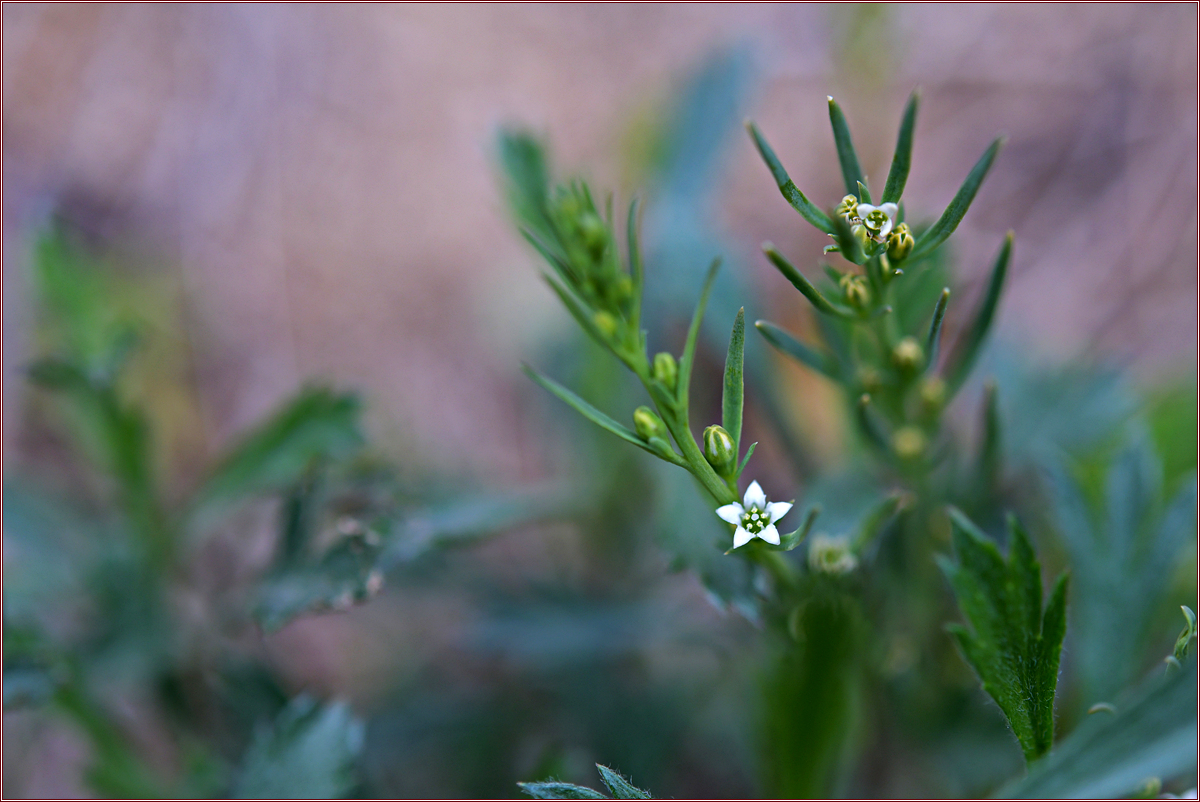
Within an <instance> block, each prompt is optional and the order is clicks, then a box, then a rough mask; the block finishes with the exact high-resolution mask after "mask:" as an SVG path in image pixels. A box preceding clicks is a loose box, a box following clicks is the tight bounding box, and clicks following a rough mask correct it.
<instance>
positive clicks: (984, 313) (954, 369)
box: [946, 231, 1013, 394]
mask: <svg viewBox="0 0 1200 802" xmlns="http://www.w3.org/2000/svg"><path fill="white" fill-rule="evenodd" d="M1012 246H1013V233H1012V232H1011V231H1010V232H1008V235H1007V236H1005V238H1004V244H1003V245H1001V246H1000V252H999V253H997V254H996V261H995V262H994V263H993V264H992V272H991V274H990V278H989V279H988V286H987V291H986V292H985V294H984V296H983V300H981V301H980V303H979V307H978V309H976V310H975V314H974V316H973V317H972V319H971V327H970V328H969V329H967V331H965V332H964V333H963V334H962V337H961V338H960V340H959V341H958V343H957V344H956V346H955V349H954V353H953V354H951V355H950V358H949V359H948V360H947V365H946V384H947V385H949V388H948V389H949V390H950V392H951V394H953V393H954V391H956V390H957V389H958V388H959V387H960V386H961V385H962V383H963V382H964V381H966V378H967V375H968V374H969V373H970V372H971V368H973V367H975V360H976V359H977V358H978V357H979V350H980V347H981V346H982V345H983V341H984V338H986V337H987V334H988V331H990V330H991V327H992V319H993V318H994V317H995V315H996V307H997V306H999V305H1000V293H1001V292H1002V291H1003V289H1004V277H1005V275H1006V274H1007V273H1008V262H1009V259H1010V257H1011V256H1012Z"/></svg>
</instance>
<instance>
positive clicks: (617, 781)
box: [596, 763, 654, 799]
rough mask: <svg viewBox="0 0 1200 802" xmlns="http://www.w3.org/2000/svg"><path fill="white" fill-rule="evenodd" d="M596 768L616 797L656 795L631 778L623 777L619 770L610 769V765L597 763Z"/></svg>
mask: <svg viewBox="0 0 1200 802" xmlns="http://www.w3.org/2000/svg"><path fill="white" fill-rule="evenodd" d="M596 770H597V771H598V772H600V779H601V780H603V781H604V784H605V785H606V786H608V790H609V792H610V793H612V795H613V798H614V799H653V798H654V797H652V796H650V794H649V793H648V792H646V791H643V790H642V789H641V788H638V787H637V786H636V785H634V784H633V783H631V782H629V780H627V779H625V778H624V777H622V776H621V775H620V774H618V773H617V772H615V771H613V770H612V769H610V768H609V767H608V766H602V765H600V764H599V763H597V764H596Z"/></svg>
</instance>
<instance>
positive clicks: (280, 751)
mask: <svg viewBox="0 0 1200 802" xmlns="http://www.w3.org/2000/svg"><path fill="white" fill-rule="evenodd" d="M362 744H363V724H362V722H361V721H360V720H358V718H357V717H355V715H354V713H353V712H352V711H351V710H350V708H349V707H348V706H347V705H345V704H343V703H340V702H335V703H329V704H320V703H318V702H316V701H315V700H313V699H311V698H309V697H305V696H301V697H298V698H296V699H294V700H293V701H292V702H291V704H289V705H288V706H287V707H286V708H285V709H284V710H283V712H282V713H280V714H279V717H278V718H277V719H276V720H275V722H274V724H273V725H272V726H271V727H270V728H269V729H263V730H260V731H259V732H257V733H256V734H255V737H254V740H253V742H252V743H251V744H250V748H249V749H247V750H246V756H245V759H244V760H243V762H242V769H241V776H240V777H239V779H238V781H237V785H236V787H235V789H234V797H235V798H237V799H342V798H344V797H346V796H347V795H348V794H349V793H350V791H351V790H352V789H353V788H354V786H355V785H356V782H357V780H356V777H355V769H354V766H355V763H356V762H357V760H358V756H359V754H360V753H361V751H362Z"/></svg>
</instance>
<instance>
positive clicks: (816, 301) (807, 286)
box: [762, 242, 854, 317]
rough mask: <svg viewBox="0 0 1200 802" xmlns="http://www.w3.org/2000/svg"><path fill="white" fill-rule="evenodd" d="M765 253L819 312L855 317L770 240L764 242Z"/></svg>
mask: <svg viewBox="0 0 1200 802" xmlns="http://www.w3.org/2000/svg"><path fill="white" fill-rule="evenodd" d="M762 249H763V253H765V254H766V255H767V259H769V260H770V262H771V264H773V265H775V267H776V269H778V270H779V272H780V273H782V274H783V277H784V278H786V279H787V280H788V281H790V282H792V286H794V287H795V288H796V289H798V290H800V292H801V293H802V294H803V295H804V297H805V298H807V299H808V300H809V301H810V302H811V303H812V305H813V306H815V307H816V308H817V311H818V312H824V313H825V314H827V315H836V316H838V317H854V313H853V312H851V311H850V310H849V309H847V308H846V307H843V306H839V305H835V304H833V303H831V302H830V301H829V300H828V299H826V298H825V296H824V295H822V294H821V292H820V290H818V289H817V288H816V287H814V286H813V284H812V282H811V281H809V280H808V279H806V278H805V277H804V274H803V273H801V272H800V271H799V270H797V269H796V267H795V265H793V264H792V263H791V262H789V261H788V260H787V259H786V258H785V257H784V255H783V254H781V253H780V252H779V251H777V250H776V249H775V246H774V245H772V244H771V243H769V242H764V243H763V246H762Z"/></svg>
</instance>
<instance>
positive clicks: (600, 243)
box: [579, 212, 608, 257]
mask: <svg viewBox="0 0 1200 802" xmlns="http://www.w3.org/2000/svg"><path fill="white" fill-rule="evenodd" d="M579 235H580V237H582V238H583V245H584V247H585V248H587V249H588V250H589V251H590V252H591V253H592V255H593V256H597V257H598V256H599V255H600V254H602V253H604V248H605V246H607V245H608V231H607V229H605V227H604V221H603V220H601V219H600V216H599V215H597V214H596V213H594V212H584V213H583V214H582V215H580V216H579Z"/></svg>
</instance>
